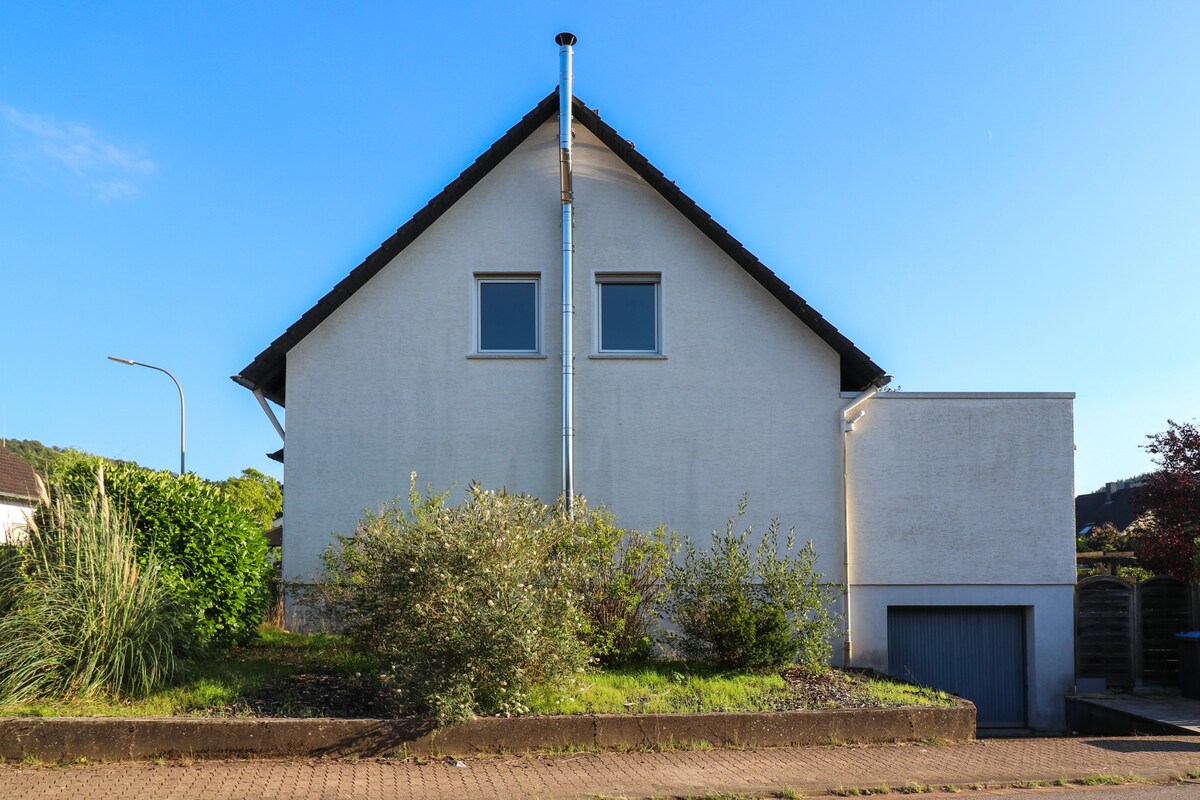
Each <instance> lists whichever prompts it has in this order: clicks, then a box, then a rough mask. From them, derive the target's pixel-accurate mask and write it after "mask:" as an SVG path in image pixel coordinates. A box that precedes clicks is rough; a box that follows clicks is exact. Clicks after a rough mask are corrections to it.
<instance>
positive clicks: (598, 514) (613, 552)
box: [575, 503, 676, 666]
mask: <svg viewBox="0 0 1200 800" xmlns="http://www.w3.org/2000/svg"><path fill="white" fill-rule="evenodd" d="M575 521H576V530H577V532H578V533H577V536H578V540H579V541H580V543H581V545H582V547H583V569H582V571H581V573H580V577H581V580H580V584H579V587H578V588H579V594H580V597H581V601H582V604H583V612H584V614H586V615H587V619H588V631H587V641H588V646H589V648H590V649H591V653H592V656H593V657H594V658H596V659H597V660H598V661H599V662H600V663H602V664H605V665H609V666H615V665H621V664H628V663H629V662H631V661H636V660H638V659H642V658H645V657H646V656H647V655H649V652H650V645H651V644H652V643H653V639H652V638H651V628H652V626H653V625H654V623H655V622H656V621H657V619H658V611H659V606H660V603H661V601H662V599H663V596H664V589H665V586H664V580H665V578H666V569H667V565H668V564H669V563H670V561H671V555H672V554H673V553H674V552H675V550H676V546H675V540H674V537H673V536H669V535H668V534H667V533H666V532H665V531H664V530H663V528H662V527H661V526H660V527H659V528H658V529H657V530H655V531H654V532H652V533H642V532H640V531H635V530H629V531H627V530H624V529H622V528H619V527H617V525H616V522H615V520H614V519H613V517H612V515H611V514H610V513H608V512H607V511H604V510H597V511H590V510H588V509H587V508H586V506H583V505H582V503H580V504H579V505H577V506H576V508H575Z"/></svg>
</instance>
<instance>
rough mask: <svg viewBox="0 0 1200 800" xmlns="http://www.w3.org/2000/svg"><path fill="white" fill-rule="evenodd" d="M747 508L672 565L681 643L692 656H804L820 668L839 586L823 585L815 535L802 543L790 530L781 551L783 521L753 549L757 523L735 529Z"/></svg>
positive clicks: (752, 663)
mask: <svg viewBox="0 0 1200 800" xmlns="http://www.w3.org/2000/svg"><path fill="white" fill-rule="evenodd" d="M745 512H746V498H745V497H743V498H742V500H741V502H740V503H739V504H738V510H737V516H736V518H732V517H731V518H730V519H729V520H728V522H727V523H726V526H725V532H724V533H723V534H719V533H717V532H716V531H713V535H712V546H711V548H710V549H708V550H699V549H697V548H696V546H695V545H694V544H693V543H692V542H687V543H686V544H685V546H684V558H683V561H682V563H680V562H675V563H673V564H671V566H670V567H669V568H668V570H667V581H668V583H669V585H670V592H669V593H668V595H667V597H666V601H665V604H664V605H665V609H666V612H667V616H668V617H669V618H670V619H671V620H672V621H673V622H674V623H675V625H676V626H677V628H678V630H679V633H678V635H677V637H676V640H677V645H678V647H679V650H680V651H681V652H682V653H683V654H684V655H685V656H687V657H689V658H693V659H697V660H701V661H707V662H710V663H712V664H715V665H717V666H720V667H726V668H767V667H772V668H774V667H784V666H788V665H791V664H797V665H799V666H801V667H803V668H804V669H807V670H812V671H819V670H823V669H825V667H826V666H827V665H828V662H829V657H830V652H831V645H830V638H831V637H832V636H833V634H834V630H835V620H834V618H833V617H832V616H831V615H830V613H829V608H828V607H829V604H830V603H831V602H832V600H833V598H834V587H831V586H827V585H823V584H822V583H821V575H820V573H818V572H816V570H815V569H814V565H815V563H816V560H817V554H816V551H814V550H813V546H812V542H811V541H810V542H808V543H807V544H805V545H804V547H802V548H800V549H799V550H797V549H796V547H795V541H796V539H795V531H794V530H789V531H788V534H787V541H786V546H785V548H784V550H783V554H782V555H781V554H780V552H779V548H778V544H779V543H778V535H779V521H778V520H772V521H771V525H770V527H769V528H768V529H767V533H766V535H765V536H764V537H763V538H762V541H761V542H759V544H758V547H757V548H755V549H754V551H753V553H751V549H750V545H749V538H750V535H751V529H750V528H746V529H745V530H744V531H743V532H741V533H734V524H735V520H740V519H741V517H742V516H743V515H744V514H745Z"/></svg>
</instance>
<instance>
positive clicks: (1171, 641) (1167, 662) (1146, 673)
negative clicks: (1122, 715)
mask: <svg viewBox="0 0 1200 800" xmlns="http://www.w3.org/2000/svg"><path fill="white" fill-rule="evenodd" d="M1198 622H1200V587H1198V586H1197V585H1196V584H1188V583H1185V582H1184V581H1181V580H1178V579H1176V578H1170V577H1166V576H1158V577H1154V578H1150V579H1148V580H1144V581H1142V582H1141V583H1137V584H1132V583H1129V582H1128V581H1125V580H1122V579H1120V578H1113V577H1109V576H1107V575H1097V576H1094V577H1091V578H1085V579H1084V580H1082V581H1080V582H1079V583H1078V584H1077V585H1076V587H1075V675H1076V677H1077V678H1093V679H1094V678H1103V679H1104V680H1105V681H1106V682H1107V685H1108V686H1109V687H1111V688H1126V689H1127V688H1131V687H1135V686H1178V685H1179V646H1178V644H1177V642H1176V640H1175V634H1177V633H1180V632H1181V631H1190V630H1195V629H1196V626H1197V623H1198Z"/></svg>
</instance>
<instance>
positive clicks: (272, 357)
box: [233, 89, 890, 406]
mask: <svg viewBox="0 0 1200 800" xmlns="http://www.w3.org/2000/svg"><path fill="white" fill-rule="evenodd" d="M557 111H558V90H557V89H555V90H554V91H553V92H551V93H550V94H549V95H547V96H546V97H545V98H544V99H543V100H542V101H541V102H539V103H538V104H537V105H536V106H534V108H533V110H532V111H530V112H529V113H528V114H526V115H525V116H524V117H522V118H521V120H520V121H519V122H518V123H517V124H516V125H514V126H513V127H511V128H510V129H509V130H508V131H507V132H506V133H505V134H504V135H503V136H501V137H500V138H499V139H497V140H496V142H495V143H494V144H492V146H491V147H489V148H488V149H487V150H486V151H484V153H483V154H482V155H480V156H479V158H477V159H475V161H474V162H473V163H472V164H471V165H470V166H469V167H467V168H466V169H465V170H463V172H462V173H461V174H460V175H459V176H458V177H457V178H455V179H454V180H453V181H451V182H450V183H449V184H448V185H447V186H446V188H444V189H442V191H441V192H440V193H438V195H437V196H436V197H434V198H433V199H432V200H430V201H429V202H428V203H427V204H426V205H425V206H424V207H423V208H422V209H421V210H420V211H418V212H417V213H416V214H414V215H413V216H412V218H411V219H410V220H408V222H406V223H404V224H403V225H402V226H400V228H399V229H397V231H396V232H395V233H394V234H392V235H391V236H390V237H389V238H388V239H387V241H385V242H384V243H383V244H381V245H380V246H379V248H378V249H376V250H375V252H373V253H371V255H369V256H367V257H366V259H365V260H364V261H363V262H362V263H361V264H359V265H358V266H357V267H355V268H354V269H353V270H351V271H350V274H348V275H347V276H346V277H345V278H343V279H342V280H341V281H339V282H338V283H337V285H335V286H334V287H333V289H331V290H330V291H329V292H328V293H327V294H326V295H325V296H324V297H322V298H321V299H320V300H318V301H317V304H316V305H314V306H313V307H312V308H310V309H309V310H308V311H306V312H305V313H304V314H303V315H302V316H301V317H300V319H298V320H296V322H294V323H293V324H292V325H291V326H290V327H288V329H287V330H286V331H284V332H283V334H282V335H281V336H279V337H278V338H277V339H275V341H273V342H271V344H270V345H269V346H268V347H267V348H266V349H265V350H263V351H262V352H261V353H259V354H258V355H257V356H256V357H255V358H254V360H253V361H251V362H250V363H249V364H247V365H246V367H245V368H243V369H242V371H241V372H239V373H238V374H237V375H234V376H233V380H234V381H235V382H236V383H238V384H239V385H241V386H245V387H246V388H248V389H251V390H255V389H258V390H261V391H262V393H263V395H264V396H265V397H266V398H267V399H269V400H271V401H272V402H274V403H277V404H278V405H280V406H285V405H286V399H287V354H288V351H289V350H291V349H292V348H293V347H295V346H296V345H297V344H298V343H299V342H300V341H301V340H303V339H304V337H306V336H307V335H308V334H310V333H312V331H313V330H315V329H316V328H317V326H318V325H320V324H321V323H322V322H323V321H325V319H326V318H328V317H329V316H330V315H331V314H332V313H333V312H334V311H336V310H337V309H338V307H340V306H341V305H342V303H344V302H346V300H348V299H349V298H350V297H351V296H352V295H353V294H354V293H355V292H357V291H358V290H359V289H360V288H362V287H363V286H364V285H365V284H366V283H367V282H368V281H369V280H371V278H373V277H375V275H376V274H378V273H379V272H380V270H382V269H383V268H384V267H385V266H387V265H388V264H389V263H391V261H392V260H393V259H394V258H395V257H396V256H397V255H398V254H399V253H401V252H402V251H403V250H404V249H405V248H406V247H408V246H409V245H410V244H412V242H413V241H415V240H416V239H417V237H418V236H420V235H421V234H422V233H424V232H425V231H426V230H427V229H428V228H429V227H430V226H431V225H433V223H434V222H436V221H437V220H438V218H440V217H441V216H442V214H444V213H445V212H446V211H447V210H448V209H449V208H450V207H451V206H453V205H454V204H455V203H456V202H458V200H459V199H461V198H462V197H463V196H464V195H465V194H466V193H467V192H468V191H470V190H471V189H472V188H473V187H474V186H475V185H476V184H478V183H479V182H480V181H481V180H482V179H483V178H484V177H485V176H486V175H487V174H488V173H489V172H491V171H492V170H493V169H494V168H495V167H496V166H497V165H498V164H500V162H502V161H503V160H504V159H505V158H506V157H508V155H509V154H511V153H512V152H513V151H514V150H515V149H516V148H517V147H518V146H519V145H520V144H521V143H522V142H523V141H525V140H526V139H527V138H529V136H531V135H532V134H533V132H534V131H536V130H537V129H538V128H539V127H540V126H541V125H542V124H543V123H545V122H547V121H548V120H550V119H551V118H552V117H554V116H555V115H556V114H557ZM572 113H573V114H574V116H575V120H576V121H577V122H578V123H579V124H581V125H583V127H585V128H586V129H587V130H588V131H590V132H591V133H592V134H593V135H595V136H596V138H597V139H599V140H600V141H601V142H602V143H604V145H605V146H606V147H608V148H609V149H610V150H611V151H612V152H613V153H615V154H616V155H617V157H618V158H620V159H621V160H622V161H624V162H625V163H626V164H627V165H628V166H629V167H630V169H632V170H633V171H634V172H636V173H637V174H638V175H639V176H640V177H641V178H642V179H643V180H644V181H646V183H647V184H649V185H650V186H651V187H653V188H654V189H655V190H656V191H657V192H658V193H659V194H660V195H662V197H663V198H664V199H665V200H666V201H667V202H668V203H670V204H671V205H672V206H673V207H674V208H675V209H676V210H677V211H678V212H679V213H680V214H682V215H683V216H684V217H685V218H686V219H688V220H689V221H690V222H691V223H692V224H693V225H695V226H696V227H697V228H698V229H699V230H700V231H701V232H702V233H704V234H705V235H706V236H707V237H708V238H709V239H710V240H712V242H713V243H714V244H715V245H716V246H717V247H719V248H720V249H721V250H722V251H723V252H724V253H725V254H726V255H728V256H729V258H731V259H732V260H733V261H734V262H735V263H736V264H738V266H740V267H741V268H742V269H744V270H745V271H746V272H747V273H748V274H749V275H750V276H751V277H753V278H754V279H755V280H756V281H758V282H759V284H761V285H762V286H763V288H765V289H766V290H767V291H768V292H770V293H771V295H772V296H774V297H775V298H776V299H777V300H778V301H779V302H781V303H783V305H784V306H785V307H786V308H787V309H788V310H789V311H791V312H792V313H793V314H795V315H796V317H797V318H799V319H800V320H801V321H802V322H804V324H805V325H807V326H808V327H809V328H811V329H812V331H813V332H814V333H816V334H817V336H819V337H820V338H821V340H822V341H824V342H825V343H826V344H828V345H829V346H830V347H831V348H833V349H834V351H835V352H837V353H838V355H839V357H840V359H841V388H842V390H843V391H861V390H864V389H866V388H867V387H869V386H883V385H884V384H886V383H887V382H888V381H889V380H890V377H889V376H888V375H886V373H885V372H884V370H883V369H882V368H881V367H880V366H879V365H877V364H876V363H875V362H873V361H872V360H871V359H870V358H869V357H868V356H867V355H866V354H865V353H863V352H862V351H861V350H859V349H858V348H857V347H856V346H855V345H854V343H853V342H851V341H850V340H849V339H848V338H847V337H846V336H845V335H844V334H842V333H841V331H839V330H838V329H837V328H836V327H834V326H833V325H832V324H831V323H830V322H829V321H828V320H826V319H825V318H824V317H823V316H821V314H819V313H818V312H817V311H816V310H815V309H814V308H813V307H812V306H810V305H809V304H808V303H807V302H806V301H805V300H804V299H803V298H802V297H800V296H799V295H798V294H796V293H795V292H794V291H792V289H791V287H790V286H788V285H787V284H786V283H785V282H784V281H783V280H782V279H781V278H780V277H779V276H778V275H776V274H775V273H774V272H773V271H771V270H770V269H769V268H768V267H767V266H766V265H765V264H763V263H762V262H761V261H759V259H758V258H757V257H756V256H755V255H754V254H753V253H751V252H750V251H749V250H747V249H746V247H745V246H744V245H743V244H742V243H741V242H739V241H738V240H737V239H736V238H734V236H733V235H732V234H730V233H729V231H727V230H725V228H723V227H721V225H720V224H718V223H717V221H716V220H714V219H713V218H712V216H710V215H709V214H708V213H707V212H705V211H704V209H702V208H701V207H700V206H699V205H698V204H697V203H696V201H695V200H693V199H692V198H690V197H688V195H687V194H685V193H684V192H683V190H681V189H680V188H679V187H678V186H676V185H675V183H674V182H673V181H670V180H668V179H667V177H666V176H665V175H663V173H662V172H661V171H660V170H659V169H658V168H657V167H655V166H654V165H653V164H651V163H650V161H649V160H648V159H647V158H646V157H645V156H643V155H642V154H641V153H639V152H638V151H637V150H636V149H635V148H634V146H633V144H632V143H631V142H629V141H628V140H626V139H624V138H623V137H622V136H621V135H620V134H619V133H617V131H616V130H614V129H613V128H612V126H610V125H609V124H608V123H606V122H604V121H603V120H602V119H600V115H599V114H597V113H596V112H595V111H593V110H592V109H590V108H588V107H587V106H586V105H585V104H584V103H583V102H582V101H581V100H580V99H579V98H578V97H576V98H574V104H573V106H572Z"/></svg>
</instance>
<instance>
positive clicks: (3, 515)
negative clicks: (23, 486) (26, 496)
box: [0, 496, 33, 543]
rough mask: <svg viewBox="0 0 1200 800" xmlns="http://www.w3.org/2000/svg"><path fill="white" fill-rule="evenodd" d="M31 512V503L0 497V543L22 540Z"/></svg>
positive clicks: (25, 534)
mask: <svg viewBox="0 0 1200 800" xmlns="http://www.w3.org/2000/svg"><path fill="white" fill-rule="evenodd" d="M32 511H33V502H32V501H29V500H19V499H17V498H14V497H6V496H0V543H5V542H16V541H20V540H21V539H24V538H25V537H26V536H27V533H26V527H27V526H28V524H29V515H30V513H32Z"/></svg>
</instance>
